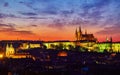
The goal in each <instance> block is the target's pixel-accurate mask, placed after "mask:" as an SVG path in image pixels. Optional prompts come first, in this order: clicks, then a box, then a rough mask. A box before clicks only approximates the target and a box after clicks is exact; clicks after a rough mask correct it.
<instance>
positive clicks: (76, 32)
mask: <svg viewBox="0 0 120 75" xmlns="http://www.w3.org/2000/svg"><path fill="white" fill-rule="evenodd" d="M75 38H76V40H77V41H78V31H77V29H76V31H75Z"/></svg>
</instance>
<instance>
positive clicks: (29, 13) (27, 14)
mask: <svg viewBox="0 0 120 75" xmlns="http://www.w3.org/2000/svg"><path fill="white" fill-rule="evenodd" d="M20 14H22V15H26V16H35V15H37V14H36V13H33V12H28V13H25V12H22V13H20Z"/></svg>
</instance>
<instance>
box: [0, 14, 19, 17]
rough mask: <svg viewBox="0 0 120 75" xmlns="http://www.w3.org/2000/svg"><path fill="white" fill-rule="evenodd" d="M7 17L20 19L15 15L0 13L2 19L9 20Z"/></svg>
mask: <svg viewBox="0 0 120 75" xmlns="http://www.w3.org/2000/svg"><path fill="white" fill-rule="evenodd" d="M7 17H12V18H19V17H17V16H16V15H13V14H4V13H0V18H7Z"/></svg>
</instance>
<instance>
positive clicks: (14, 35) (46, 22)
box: [0, 0, 120, 41]
mask: <svg viewBox="0 0 120 75" xmlns="http://www.w3.org/2000/svg"><path fill="white" fill-rule="evenodd" d="M119 7H120V1H119V0H74V1H73V0H65V1H63V0H1V1H0V36H1V37H0V40H17V39H20V40H45V41H53V40H75V30H76V28H77V27H79V26H81V27H82V32H83V33H84V32H85V30H87V32H88V33H93V34H94V36H95V37H96V38H97V39H98V41H105V39H106V37H108V38H109V37H112V38H113V41H120V39H119V36H120V33H119V32H120V30H119V27H120V25H119V22H120V19H119V17H120V15H119V14H120V10H119Z"/></svg>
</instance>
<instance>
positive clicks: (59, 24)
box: [48, 19, 66, 29]
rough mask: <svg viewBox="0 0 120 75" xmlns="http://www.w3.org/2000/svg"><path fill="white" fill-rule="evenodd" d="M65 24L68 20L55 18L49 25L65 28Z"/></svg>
mask: <svg viewBox="0 0 120 75" xmlns="http://www.w3.org/2000/svg"><path fill="white" fill-rule="evenodd" d="M65 24H66V21H65V20H64V19H54V20H53V22H52V23H51V24H49V25H48V27H52V28H57V29H63V27H64V25H65Z"/></svg>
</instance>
